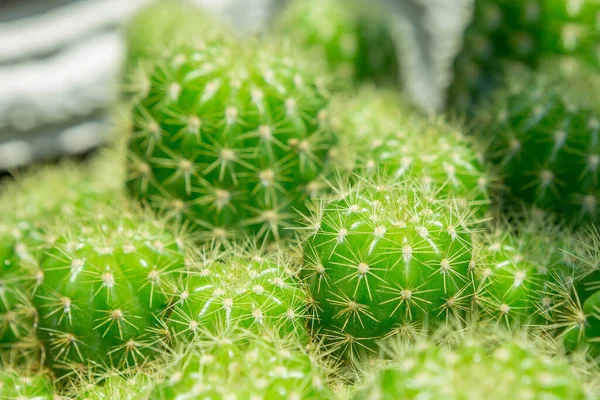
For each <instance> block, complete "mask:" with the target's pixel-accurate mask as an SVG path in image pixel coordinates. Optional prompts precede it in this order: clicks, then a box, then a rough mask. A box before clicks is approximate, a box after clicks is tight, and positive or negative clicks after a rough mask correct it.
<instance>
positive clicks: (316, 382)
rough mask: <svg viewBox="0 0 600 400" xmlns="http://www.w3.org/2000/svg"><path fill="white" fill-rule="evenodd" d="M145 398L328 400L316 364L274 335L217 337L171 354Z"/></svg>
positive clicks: (288, 341)
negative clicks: (167, 365) (159, 380)
mask: <svg viewBox="0 0 600 400" xmlns="http://www.w3.org/2000/svg"><path fill="white" fill-rule="evenodd" d="M167 371H168V372H167V374H166V379H165V381H164V382H163V383H161V384H159V385H158V386H157V387H156V389H155V390H154V391H153V392H152V394H151V395H150V399H153V400H154V399H157V400H158V399H176V398H177V399H179V398H206V399H227V398H239V399H251V398H252V399H253V398H257V399H259V398H260V399H288V400H294V399H315V400H316V399H333V398H334V396H333V394H332V392H331V390H330V389H329V388H328V387H327V382H326V376H325V373H324V372H323V370H322V368H321V367H320V365H319V363H318V362H317V361H316V360H315V358H314V357H313V356H311V355H308V354H306V352H304V351H303V349H302V347H301V346H299V345H298V344H297V343H296V342H295V341H293V340H292V341H290V340H285V339H281V338H278V337H277V336H272V335H267V336H252V335H248V334H246V335H242V336H240V335H239V334H238V335H235V336H233V337H231V336H219V337H215V338H213V340H211V341H207V342H202V343H201V344H200V345H199V349H197V350H195V349H193V348H191V349H190V348H188V349H186V350H185V351H183V352H181V353H180V354H177V355H175V356H174V357H173V360H172V362H171V365H170V368H168V369H167Z"/></svg>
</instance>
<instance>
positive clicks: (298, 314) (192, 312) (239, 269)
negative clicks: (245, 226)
mask: <svg viewBox="0 0 600 400" xmlns="http://www.w3.org/2000/svg"><path fill="white" fill-rule="evenodd" d="M227 253H230V254H229V255H225V254H220V255H216V254H213V255H208V254H204V256H203V257H201V258H199V260H198V262H195V263H194V262H193V263H191V264H190V265H189V267H188V270H187V271H186V272H185V274H184V276H182V277H181V278H180V279H179V280H178V281H179V282H178V284H177V288H176V293H175V296H174V305H173V308H172V314H171V317H170V320H169V323H170V325H171V326H172V327H173V330H174V331H175V332H176V334H177V335H179V336H183V338H186V339H192V338H194V337H196V338H203V337H204V338H205V337H206V336H211V335H214V334H216V333H218V332H230V333H231V332H236V331H238V330H244V331H253V332H257V333H260V332H263V331H264V330H265V329H267V330H269V331H270V330H273V329H278V330H279V332H280V334H281V335H282V336H287V335H297V336H298V337H300V338H304V339H306V328H305V326H306V320H307V312H306V295H305V294H304V291H303V290H302V288H301V287H300V286H299V282H297V281H296V279H295V276H294V275H295V273H296V271H295V268H294V266H293V265H292V264H291V263H290V261H289V259H286V257H285V256H283V255H282V254H279V255H277V254H274V253H271V254H270V253H267V252H265V251H261V250H258V251H249V250H247V249H242V248H238V249H229V250H228V251H227Z"/></svg>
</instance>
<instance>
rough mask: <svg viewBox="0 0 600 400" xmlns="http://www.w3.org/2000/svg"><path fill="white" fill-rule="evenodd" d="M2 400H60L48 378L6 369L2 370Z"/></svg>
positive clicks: (0, 393) (0, 381) (0, 377)
mask: <svg viewBox="0 0 600 400" xmlns="http://www.w3.org/2000/svg"><path fill="white" fill-rule="evenodd" d="M0 399H15V400H58V399H60V398H59V397H58V396H57V395H56V394H55V393H54V389H53V385H52V383H51V381H50V379H49V377H48V376H46V375H43V374H41V373H30V372H28V371H23V370H20V369H14V368H7V367H4V366H3V368H2V369H1V370H0Z"/></svg>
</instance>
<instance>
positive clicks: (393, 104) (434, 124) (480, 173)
mask: <svg viewBox="0 0 600 400" xmlns="http://www.w3.org/2000/svg"><path fill="white" fill-rule="evenodd" d="M328 115H329V118H330V120H331V122H330V125H331V127H332V129H333V130H334V131H335V132H336V133H338V135H339V137H340V143H339V145H338V148H339V149H340V150H339V154H338V155H337V160H336V162H337V163H345V164H346V165H342V166H341V168H340V167H338V169H351V170H355V171H356V172H357V174H358V175H359V176H363V177H369V176H371V177H373V176H377V175H387V176H390V177H391V178H394V179H398V180H410V179H413V180H414V179H417V180H421V181H423V182H425V183H426V184H428V185H431V187H432V188H436V189H437V190H438V191H439V192H438V195H440V196H447V195H452V196H454V197H456V198H461V199H463V200H465V201H466V202H469V203H470V204H471V205H472V206H473V207H477V209H478V211H479V213H481V214H483V213H484V212H485V210H486V209H487V204H488V202H489V194H488V187H489V186H490V182H491V180H492V179H491V177H490V173H489V172H488V171H486V168H485V167H484V166H483V165H482V163H481V162H480V160H479V158H478V155H477V152H476V151H475V149H474V147H473V146H472V143H470V142H469V140H468V139H467V138H466V137H465V136H464V135H462V134H461V133H460V132H459V131H458V130H457V129H454V128H453V127H451V126H449V125H448V124H445V123H443V122H441V121H435V120H429V121H428V120H426V119H424V118H423V117H421V116H419V115H415V113H414V112H411V110H410V108H409V107H407V106H406V105H405V104H403V101H402V98H401V97H400V96H398V95H397V94H395V93H391V92H387V91H384V90H374V89H371V88H363V89H362V90H361V92H360V93H359V94H358V95H356V96H354V97H352V98H350V99H348V98H346V96H339V97H338V99H337V101H333V102H332V105H331V107H330V111H329V112H328ZM338 160H339V161H338ZM334 164H336V163H334ZM348 164H349V165H348Z"/></svg>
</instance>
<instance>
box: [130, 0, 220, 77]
mask: <svg viewBox="0 0 600 400" xmlns="http://www.w3.org/2000/svg"><path fill="white" fill-rule="evenodd" d="M215 21H216V19H215V18H214V17H213V16H211V15H210V13H209V12H207V11H206V10H203V9H201V8H199V7H196V6H195V5H194V4H193V3H191V2H188V1H185V0H162V1H155V2H154V3H152V4H151V5H149V6H147V7H145V8H143V9H142V10H141V11H140V12H139V13H138V14H137V15H136V16H134V18H132V20H131V21H129V23H128V25H127V29H126V32H125V38H126V44H127V56H126V60H125V71H124V73H125V77H126V78H127V79H130V80H131V79H132V78H133V80H135V78H136V77H137V78H140V77H143V75H142V74H143V73H144V72H145V71H146V72H147V71H148V70H149V69H151V68H152V65H153V64H154V63H155V62H156V59H157V58H160V57H165V56H168V55H171V56H172V55H173V54H174V52H176V51H177V49H180V48H182V47H183V46H186V45H189V44H192V43H194V44H196V45H199V44H200V43H202V42H212V41H215V40H224V38H225V37H226V36H227V35H228V34H229V33H228V32H227V29H226V28H225V27H224V26H221V24H220V23H217V22H215Z"/></svg>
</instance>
